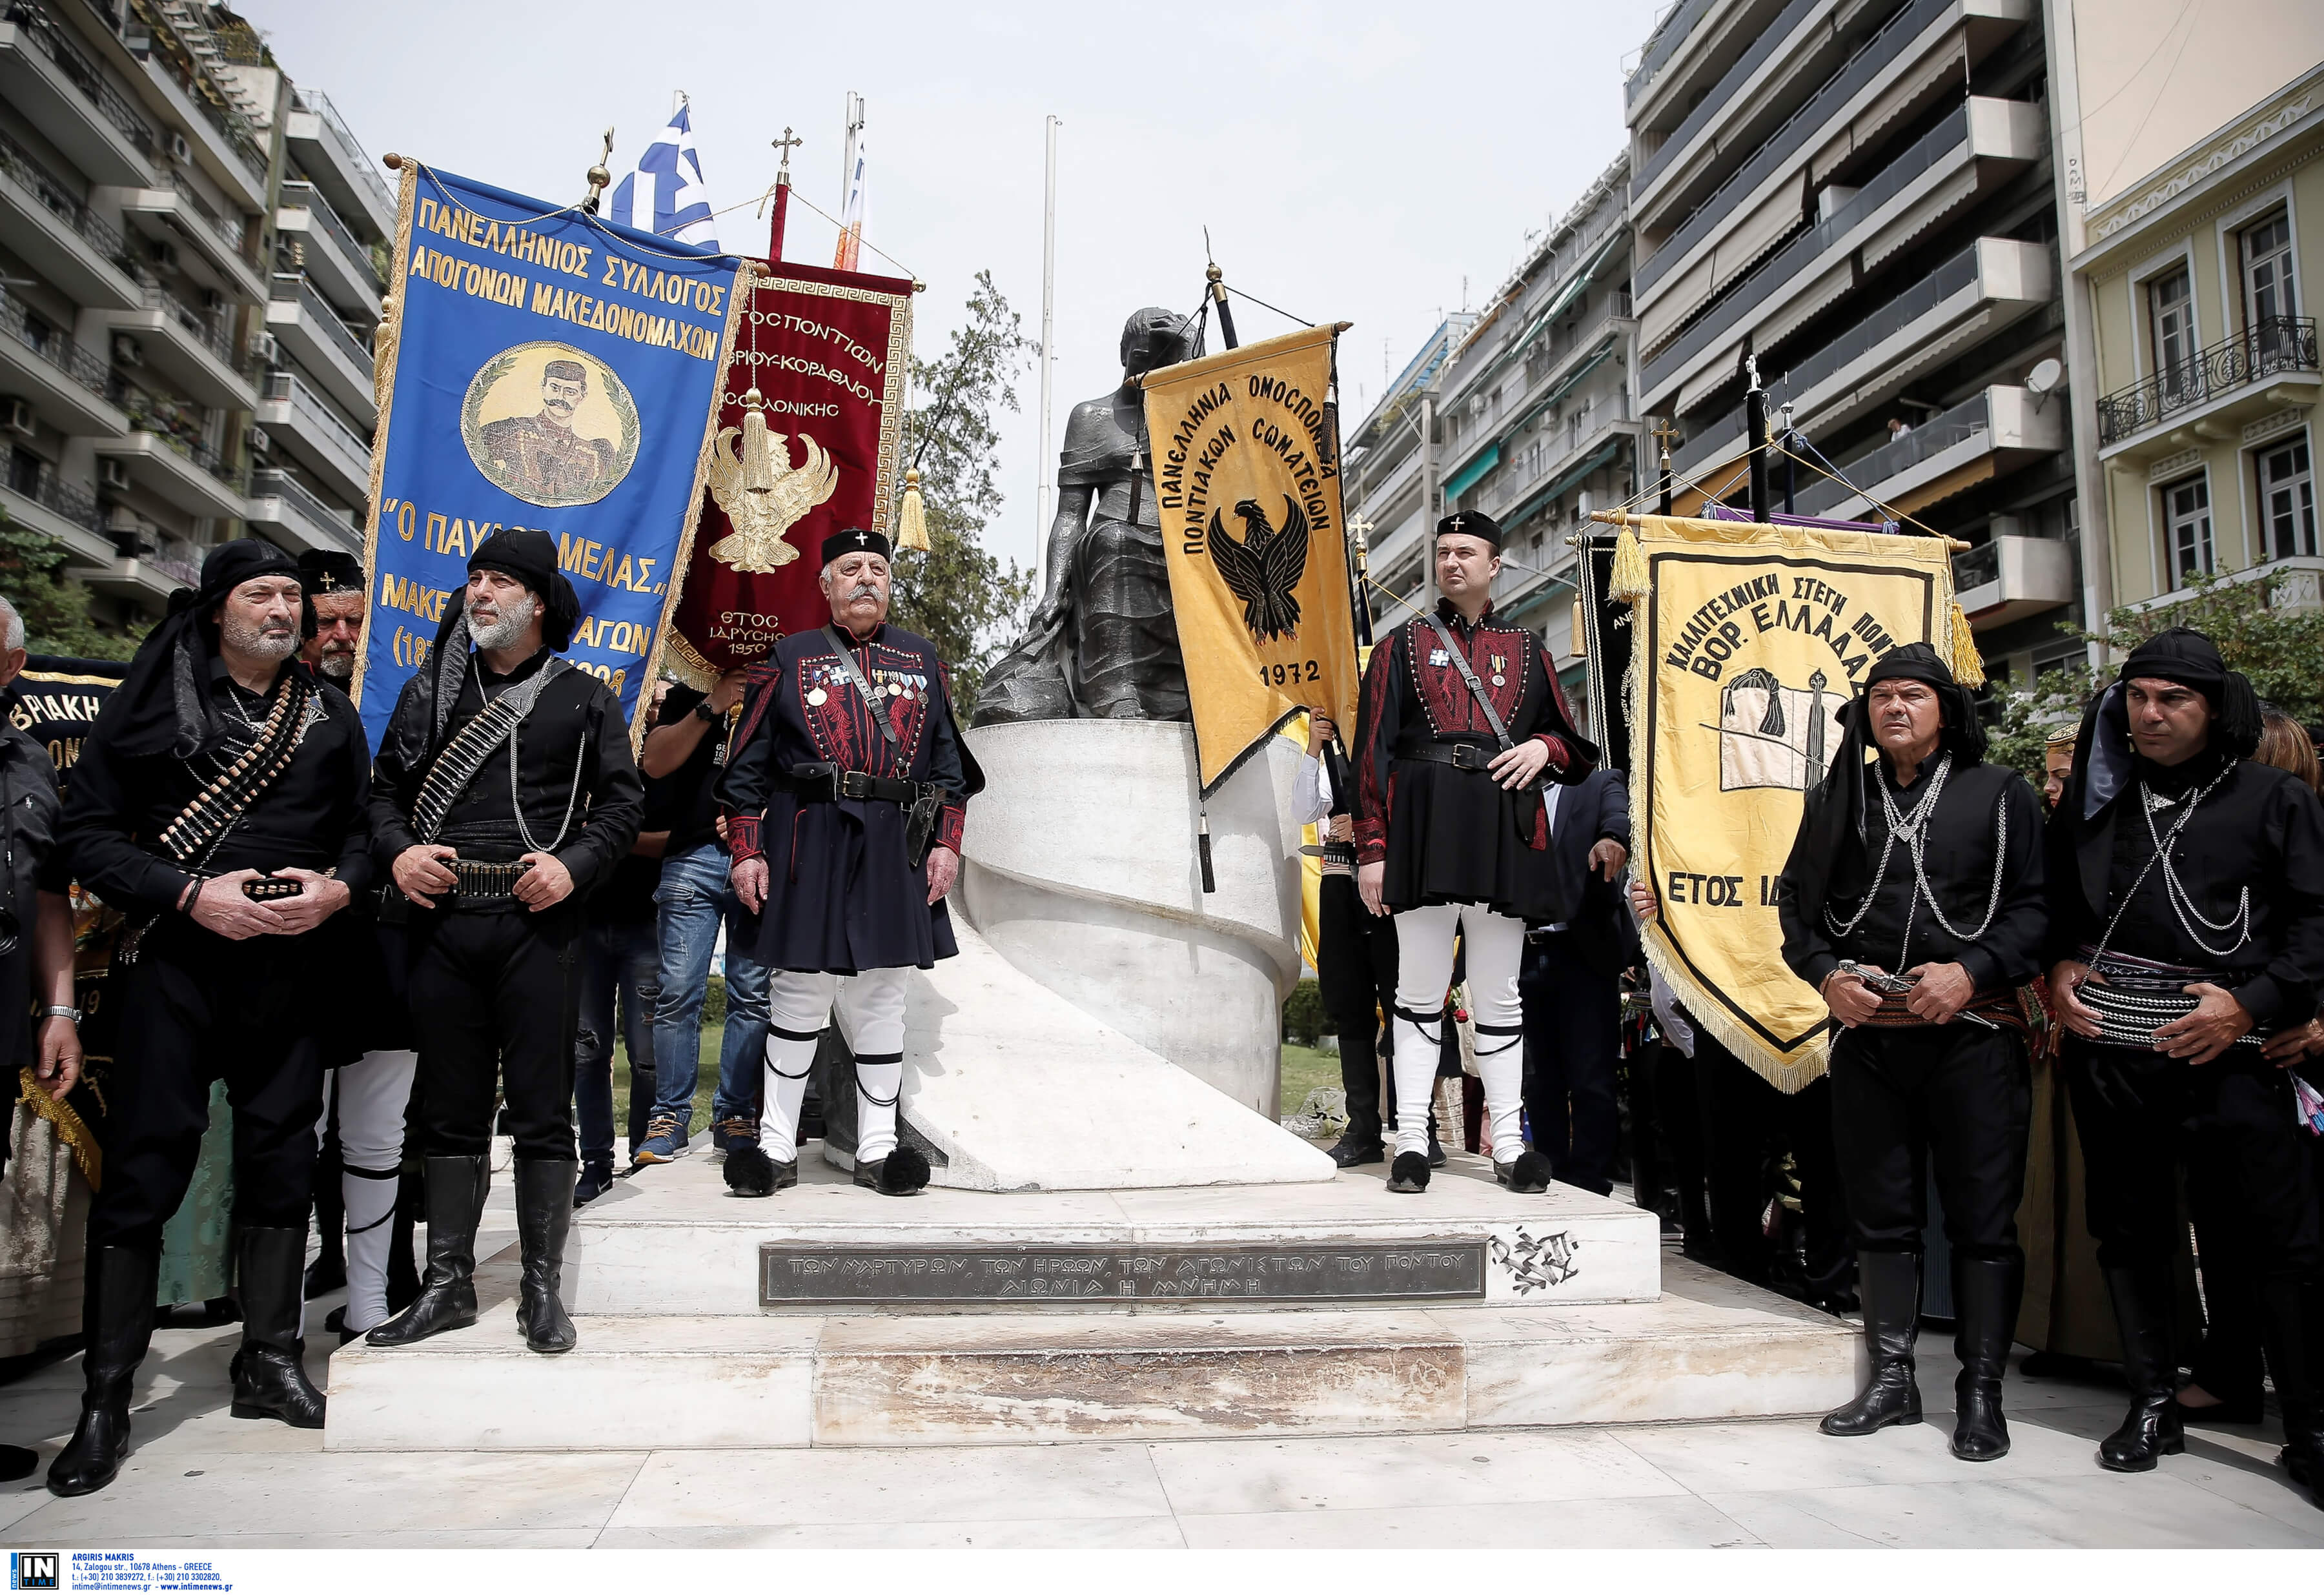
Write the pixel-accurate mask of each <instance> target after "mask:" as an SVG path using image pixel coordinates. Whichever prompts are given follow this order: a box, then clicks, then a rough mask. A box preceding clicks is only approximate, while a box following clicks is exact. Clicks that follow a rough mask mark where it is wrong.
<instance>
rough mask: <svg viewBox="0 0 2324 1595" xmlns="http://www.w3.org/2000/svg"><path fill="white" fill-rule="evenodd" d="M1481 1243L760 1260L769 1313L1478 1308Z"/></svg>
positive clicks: (860, 1252) (953, 1251)
mask: <svg viewBox="0 0 2324 1595" xmlns="http://www.w3.org/2000/svg"><path fill="white" fill-rule="evenodd" d="M1484 1299H1485V1243H1484V1241H1482V1240H1445V1241H1434V1240H1432V1241H1426V1242H1406V1243H1398V1242H1393V1241H1351V1242H1349V1243H1347V1244H1344V1245H1333V1244H1332V1243H1330V1242H1324V1241H1317V1242H1308V1243H1304V1244H1300V1245H1293V1246H1037V1247H1036V1246H1024V1247H1012V1246H984V1247H980V1246H892V1247H866V1246H804V1245H787V1244H784V1243H782V1242H779V1241H770V1242H768V1243H767V1244H765V1245H764V1246H761V1248H760V1249H759V1301H760V1305H762V1306H768V1307H803V1306H915V1305H945V1304H950V1303H956V1302H978V1303H987V1304H991V1305H997V1306H1010V1307H1019V1306H1024V1307H1044V1306H1083V1307H1096V1306H1110V1305H1117V1304H1120V1303H1124V1302H1151V1303H1157V1304H1162V1305H1171V1304H1181V1303H1194V1302H1210V1301H1248V1302H1294V1303H1302V1304H1305V1303H1318V1302H1349V1301H1361V1302H1481V1301H1483V1300H1484Z"/></svg>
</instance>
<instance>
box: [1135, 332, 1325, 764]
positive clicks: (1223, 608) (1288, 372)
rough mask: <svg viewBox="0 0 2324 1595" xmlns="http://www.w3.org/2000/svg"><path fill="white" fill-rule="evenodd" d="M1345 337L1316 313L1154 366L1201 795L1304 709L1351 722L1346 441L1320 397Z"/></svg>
mask: <svg viewBox="0 0 2324 1595" xmlns="http://www.w3.org/2000/svg"><path fill="white" fill-rule="evenodd" d="M1337 336H1338V329H1337V328H1336V327H1328V326H1326V327H1311V328H1308V329H1307V330H1305V331H1304V332H1295V333H1292V334H1289V335H1288V336H1286V337H1278V338H1269V339H1268V341H1267V342H1265V343H1260V344H1250V345H1246V346H1243V347H1242V348H1240V349H1229V350H1227V351H1226V352H1225V353H1223V354H1219V355H1209V356H1207V357H1205V358H1203V359H1201V360H1192V361H1188V362H1187V363H1186V364H1184V365H1171V366H1166V367H1164V368H1163V369H1162V370H1160V371H1157V372H1154V373H1151V374H1150V375H1148V377H1147V378H1146V383H1145V389H1146V427H1147V437H1148V448H1149V450H1150V451H1151V453H1152V455H1153V459H1154V492H1155V497H1156V500H1157V504H1158V507H1159V508H1160V510H1161V513H1162V545H1163V549H1164V554H1165V558H1167V561H1168V564H1169V569H1170V602H1171V607H1172V608H1173V610H1174V611H1175V612H1176V617H1177V622H1178V650H1179V651H1180V652H1181V653H1182V654H1184V655H1185V660H1186V690H1187V694H1188V696H1190V697H1191V698H1192V699H1193V701H1194V746H1195V750H1196V754H1197V757H1198V759H1199V761H1200V763H1201V768H1202V778H1201V779H1202V790H1203V794H1204V795H1205V796H1208V795H1209V794H1210V793H1211V792H1212V791H1213V789H1214V788H1216V787H1217V786H1218V784H1219V783H1220V782H1221V781H1222V780H1224V779H1226V778H1227V777H1228V776H1229V775H1231V774H1232V773H1233V771H1234V770H1235V767H1236V766H1237V765H1239V764H1240V763H1241V762H1242V761H1243V759H1244V757H1245V756H1246V755H1248V754H1249V753H1250V751H1251V750H1252V749H1254V748H1256V747H1258V746H1259V745H1260V744H1261V743H1263V742H1265V741H1266V739H1267V737H1268V733H1271V732H1272V731H1274V730H1275V728H1276V727H1277V726H1278V725H1281V724H1283V723H1284V721H1285V720H1286V718H1288V717H1289V716H1291V715H1296V714H1297V713H1298V712H1299V711H1300V710H1301V709H1303V708H1313V709H1314V710H1316V711H1317V712H1319V713H1321V714H1324V715H1330V716H1331V717H1332V719H1333V720H1334V721H1335V722H1337V723H1338V724H1339V725H1340V726H1341V727H1342V730H1343V731H1352V729H1353V727H1354V725H1355V723H1356V699H1357V696H1358V694H1359V691H1360V684H1361V679H1362V678H1361V676H1360V673H1359V672H1358V670H1357V668H1356V628H1355V617H1354V614H1353V613H1352V612H1351V609H1350V608H1349V603H1348V564H1347V544H1346V538H1345V534H1344V533H1343V532H1342V530H1341V521H1340V458H1339V447H1340V444H1339V438H1337V436H1335V432H1334V428H1335V421H1334V417H1333V412H1331V411H1328V410H1325V408H1324V401H1325V399H1326V397H1327V396H1328V395H1329V393H1330V392H1331V387H1332V345H1333V339H1334V338H1335V337H1337Z"/></svg>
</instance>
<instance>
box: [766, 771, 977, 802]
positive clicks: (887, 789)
mask: <svg viewBox="0 0 2324 1595" xmlns="http://www.w3.org/2000/svg"><path fill="white" fill-rule="evenodd" d="M788 784H789V787H790V790H791V794H792V796H794V797H796V798H798V800H799V801H800V802H802V803H838V802H841V801H843V800H845V801H851V802H859V803H860V802H874V803H900V804H902V805H903V806H904V807H907V808H909V807H912V805H914V804H916V803H922V802H926V801H927V800H929V799H931V798H940V797H941V796H942V795H943V794H944V792H945V788H942V787H940V786H938V785H936V783H935V782H934V781H891V780H890V779H887V778H886V777H885V776H877V775H866V774H865V773H864V772H863V771H862V770H842V769H841V768H840V767H839V766H838V765H836V764H794V765H792V766H791V773H790V780H789V783H788Z"/></svg>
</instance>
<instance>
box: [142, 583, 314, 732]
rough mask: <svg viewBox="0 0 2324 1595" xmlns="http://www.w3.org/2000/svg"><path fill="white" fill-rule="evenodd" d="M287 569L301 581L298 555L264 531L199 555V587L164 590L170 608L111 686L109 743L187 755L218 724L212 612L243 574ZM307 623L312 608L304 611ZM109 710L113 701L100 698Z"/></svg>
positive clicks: (220, 728)
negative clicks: (115, 712)
mask: <svg viewBox="0 0 2324 1595" xmlns="http://www.w3.org/2000/svg"><path fill="white" fill-rule="evenodd" d="M261 576H290V577H291V578H292V579H293V580H296V581H299V582H300V583H301V584H302V585H303V583H304V580H305V578H304V576H301V575H300V569H299V565H298V561H296V560H294V559H292V558H291V556H290V555H288V554H286V553H284V552H283V551H282V550H281V549H278V548H276V547H275V546H274V545H273V544H272V543H270V542H268V541H266V540H265V539H263V538H254V537H244V538H235V539H233V540H232V541H230V542H224V543H220V544H219V545H218V546H217V547H216V548H215V549H211V550H210V551H209V555H208V558H205V559H204V560H203V561H202V580H201V585H200V586H198V587H180V588H179V589H178V590H177V591H176V592H174V593H172V594H171V595H170V613H169V614H168V615H167V616H166V617H165V618H164V619H163V620H162V622H161V624H159V625H157V626H155V627H154V628H153V629H152V631H151V632H147V633H145V640H144V641H143V642H141V643H139V644H138V647H137V657H136V658H135V659H132V660H131V661H130V663H129V675H128V678H127V679H125V680H124V681H123V682H122V684H121V686H120V687H119V688H118V689H117V690H116V691H115V693H114V695H113V696H114V702H115V703H118V704H119V705H121V708H120V710H119V714H120V718H119V720H117V721H116V722H115V724H116V725H117V726H118V728H119V729H118V731H117V732H116V733H115V740H114V746H115V747H116V748H117V749H119V750H120V751H122V752H123V753H125V754H127V755H129V756H130V757H132V758H139V759H143V758H152V757H153V756H155V755H158V754H162V753H171V754H174V755H176V756H177V757H178V758H180V759H190V758H192V757H193V756H194V755H195V754H197V753H198V752H200V751H202V750H203V749H204V748H206V747H208V745H209V744H210V743H211V742H214V741H216V740H217V736H218V735H219V733H221V731H223V729H224V727H223V726H222V725H221V724H219V716H218V710H217V704H216V703H215V702H213V701H212V699H211V697H210V690H209V688H210V680H209V662H210V660H211V659H215V658H217V647H218V642H217V625H216V624H215V623H213V622H212V621H211V620H210V613H211V612H212V611H213V610H215V609H217V606H218V605H219V604H223V603H225V602H226V595H228V594H230V593H232V592H233V591H234V590H235V588H236V587H238V586H240V585H242V584H243V583H244V582H251V581H256V580H258V579H259V578H260V577H261ZM306 623H307V628H308V629H309V631H311V630H312V629H313V611H312V610H311V609H309V610H308V612H307V615H306ZM106 707H107V709H108V711H110V710H111V708H112V705H106Z"/></svg>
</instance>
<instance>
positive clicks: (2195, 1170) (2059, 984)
mask: <svg viewBox="0 0 2324 1595" xmlns="http://www.w3.org/2000/svg"><path fill="white" fill-rule="evenodd" d="M2259 733H2260V712H2259V702H2258V700H2257V698H2256V697H2255V696H2253V693H2252V688H2251V683H2250V682H2249V681H2247V680H2246V679H2245V678H2244V677H2243V675H2242V674H2241V673H2240V672H2239V671H2234V670H2230V669H2228V668H2227V666H2226V663H2225V661H2223V660H2222V659H2220V657H2219V650H2218V648H2217V647H2215V646H2214V645H2213V644H2212V642H2211V641H2210V639H2209V638H2208V637H2206V636H2204V635H2203V634H2202V633H2201V632H2197V631H2193V630H2191V629H2190V628H2188V627H2184V626H2178V627H2173V628H2172V630H2170V631H2167V632H2163V633H2161V634H2160V635H2158V636H2155V637H2153V638H2150V639H2149V640H2148V641H2145V642H2144V643H2142V644H2140V645H2139V646H2138V648H2137V649H2135V650H2133V651H2132V653H2131V655H2130V657H2129V658H2128V659H2125V660H2124V661H2123V665H2122V670H2121V674H2120V677H2119V678H2118V679H2117V680H2116V682H2115V683H2114V684H2113V685H2111V686H2109V687H2107V689H2106V691H2105V692H2104V693H2103V694H2101V695H2100V696H2099V697H2098V700H2097V701H2096V702H2095V703H2093V704H2092V705H2090V707H2089V710H2088V711H2087V712H2086V713H2085V714H2084V715H2083V717H2082V730H2081V736H2080V740H2079V742H2077V743H2076V745H2075V749H2074V770H2073V775H2072V777H2071V779H2070V780H2069V781H2068V782H2067V786H2066V792H2065V797H2064V799H2063V800H2062V801H2061V804H2060V805H2059V807H2058V810H2057V813H2056V815H2055V816H2053V817H2052V820H2051V823H2050V829H2049V833H2048V874H2049V895H2050V936H2049V956H2050V957H2051V959H2052V968H2051V972H2050V990H2051V992H2052V997H2053V999H2054V1000H2055V1001H2056V1003H2057V1006H2058V1013H2059V1018H2060V1019H2061V1020H2062V1021H2063V1023H2064V1024H2065V1027H2066V1028H2067V1029H2068V1030H2069V1031H2070V1032H2071V1034H2070V1035H2069V1037H2067V1039H2066V1044H2065V1066H2066V1076H2067V1088H2068V1090H2069V1091H2070V1093H2071V1094H2072V1100H2073V1105H2074V1119H2075V1123H2076V1127H2077V1129H2079V1130H2080V1137H2081V1143H2082V1157H2083V1161H2084V1164H2085V1166H2086V1167H2087V1170H2088V1176H2089V1225H2090V1233H2091V1235H2092V1236H2093V1237H2094V1238H2095V1239H2096V1240H2097V1241H2098V1267H2099V1270H2100V1272H2102V1273H2103V1274H2104V1275H2105V1277H2106V1282H2107V1295H2109V1296H2110V1297H2111V1298H2112V1300H2113V1302H2114V1310H2115V1320H2116V1325H2117V1326H2118V1327H2119V1328H2120V1330H2121V1332H2122V1351H2123V1372H2124V1375H2125V1376H2126V1378H2128V1380H2129V1382H2130V1388H2131V1406H2130V1412H2129V1415H2127V1416H2126V1417H2125V1418H2124V1420H2123V1423H2122V1426H2121V1427H2120V1428H2118V1429H2116V1431H2115V1432H2114V1433H2113V1434H2110V1435H2108V1436H2107V1438H2106V1439H2105V1440H2104V1441H2102V1442H2100V1443H2099V1445H2098V1462H2099V1465H2100V1466H2102V1467H2105V1468H2107V1469H2110V1470H2112V1471H2116V1472H2125V1473H2130V1472H2144V1471H2148V1470H2149V1469H2152V1468H2153V1466H2154V1465H2155V1461H2156V1459H2157V1458H2159V1457H2162V1456H2164V1455H2168V1454H2171V1453H2172V1452H2180V1451H2183V1450H2185V1449H2186V1441H2185V1438H2184V1436H2183V1434H2182V1430H2181V1415H2180V1412H2179V1407H2178V1402H2177V1399H2176V1397H2177V1389H2176V1386H2177V1383H2178V1373H2179V1354H2178V1349H2177V1348H2176V1347H2175V1346H2174V1345H2173V1343H2172V1328H2173V1302H2172V1295H2173V1293H2172V1251H2173V1241H2174V1233H2173V1232H2174V1228H2175V1226H2176V1225H2177V1224H2178V1223H2179V1222H2180V1219H2179V1213H2178V1194H2177V1182H2176V1181H2175V1180H2174V1179H2173V1178H2172V1170H2173V1169H2174V1168H2175V1167H2177V1166H2181V1164H2183V1165H2184V1166H2185V1169H2186V1176H2187V1182H2188V1185H2189V1186H2190V1197H2191V1198H2192V1199H2193V1200H2196V1201H2199V1202H2206V1203H2211V1204H2213V1205H2214V1206H2216V1207H2217V1209H2218V1211H2220V1212H2225V1213H2229V1214H2232V1215H2234V1216H2235V1218H2236V1220H2237V1222H2240V1223H2241V1224H2243V1225H2244V1226H2245V1227H2246V1232H2247V1234H2248V1236H2249V1240H2250V1252H2249V1256H2250V1258H2251V1261H2252V1264H2253V1266H2254V1267H2255V1268H2256V1269H2257V1270H2258V1273H2259V1290H2260V1310H2261V1339H2262V1343H2263V1344H2264V1347H2265V1350H2266V1357H2267V1364H2268V1371H2269V1372H2270V1373H2271V1374H2272V1375H2273V1377H2274V1380H2275V1390H2276V1396H2277V1398H2278V1400H2279V1401H2280V1402H2281V1403H2282V1408H2283V1428H2284V1439H2285V1442H2286V1443H2285V1446H2284V1452H2283V1459H2282V1460H2283V1462H2284V1465H2285V1468H2286V1471H2288V1472H2289V1473H2290V1475H2291V1477H2292V1480H2293V1482H2294V1483H2296V1484H2299V1485H2301V1486H2304V1487H2305V1488H2306V1489H2308V1490H2309V1492H2310V1497H2311V1498H2313V1499H2315V1500H2316V1502H2317V1504H2318V1505H2319V1506H2324V1433H2319V1422H2324V1418H2319V1412H2318V1410H2317V1398H2318V1392H2317V1388H2316V1383H2317V1372H2316V1370H2317V1366H2318V1365H2317V1360H2316V1359H2317V1353H2318V1348H2317V1343H2316V1337H2317V1335H2318V1334H2319V1326H2324V1306H2320V1305H2319V1275H2320V1274H2324V1234H2319V1217H2318V1212H2317V1203H2316V1194H2315V1190H2314V1187H2313V1185H2312V1184H2311V1175H2310V1162H2309V1157H2308V1149H2307V1148H2305V1147H2303V1146H2302V1145H2301V1135H2300V1132H2299V1129H2298V1126H2297V1121H2296V1120H2295V1117H2294V1111H2293V1106H2292V1083H2291V1080H2290V1078H2289V1076H2287V1075H2286V1074H2284V1073H2283V1072H2282V1070H2280V1069H2277V1068H2275V1067H2274V1066H2273V1065H2271V1064H2270V1063H2269V1062H2268V1061H2267V1060H2266V1059H2265V1058H2264V1056H2262V1055H2261V1050H2260V1041H2261V1039H2262V1038H2263V1037H2264V1036H2266V1035H2267V1034H2268V1033H2269V1032H2271V1031H2273V1030H2275V1029H2279V1028H2289V1027H2292V1026H2296V1025H2299V1024H2301V1023H2302V1022H2303V1021H2305V1020H2306V1019H2308V1018H2309V1017H2310V1015H2311V1014H2312V1013H2313V1012H2314V1010H2315V1007H2316V1000H2317V993H2318V991H2319V983H2324V808H2319V806H2318V804H2317V801H2316V798H2315V796H2314V794H2312V793H2310V791H2309V790H2308V788H2306V787H2305V786H2304V785H2302V784H2301V781H2300V779H2299V778H2298V777H2296V776H2294V775H2292V774H2291V773H2290V772H2288V771H2285V770H2276V769H2273V768H2272V767H2270V766H2268V765H2264V764H2259V763H2255V762H2253V761H2252V759H2251V755H2252V752H2253V751H2254V750H2255V748H2256V747H2257V746H2258V744H2259Z"/></svg>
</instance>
